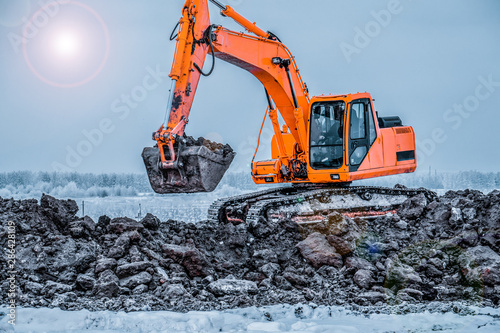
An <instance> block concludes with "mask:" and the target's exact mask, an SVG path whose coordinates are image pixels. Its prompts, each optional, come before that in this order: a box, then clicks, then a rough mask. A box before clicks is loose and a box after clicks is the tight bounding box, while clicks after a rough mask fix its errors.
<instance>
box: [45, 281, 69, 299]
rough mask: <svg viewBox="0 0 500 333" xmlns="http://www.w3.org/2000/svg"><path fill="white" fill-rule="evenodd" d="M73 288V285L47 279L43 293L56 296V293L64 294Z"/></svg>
mask: <svg viewBox="0 0 500 333" xmlns="http://www.w3.org/2000/svg"><path fill="white" fill-rule="evenodd" d="M71 290H73V287H72V286H70V285H67V284H63V283H57V282H54V281H47V283H46V284H45V287H44V288H43V290H42V293H43V294H45V295H47V296H54V295H55V294H63V293H67V292H69V291H71Z"/></svg>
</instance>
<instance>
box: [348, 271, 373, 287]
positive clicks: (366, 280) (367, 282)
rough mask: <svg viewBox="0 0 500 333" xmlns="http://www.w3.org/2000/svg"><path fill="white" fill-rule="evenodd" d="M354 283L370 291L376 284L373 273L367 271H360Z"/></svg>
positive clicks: (355, 275)
mask: <svg viewBox="0 0 500 333" xmlns="http://www.w3.org/2000/svg"><path fill="white" fill-rule="evenodd" d="M353 280H354V282H355V283H356V284H357V285H358V286H359V287H360V288H364V289H367V290H369V289H370V288H371V287H372V285H373V284H374V283H375V281H374V280H373V276H372V272H371V271H369V270H365V269H360V270H359V271H357V272H356V274H354V277H353Z"/></svg>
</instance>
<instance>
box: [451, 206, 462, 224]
mask: <svg viewBox="0 0 500 333" xmlns="http://www.w3.org/2000/svg"><path fill="white" fill-rule="evenodd" d="M461 221H462V210H461V209H460V208H456V207H452V208H451V216H450V223H453V224H457V223H459V222H461Z"/></svg>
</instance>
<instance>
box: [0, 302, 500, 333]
mask: <svg viewBox="0 0 500 333" xmlns="http://www.w3.org/2000/svg"><path fill="white" fill-rule="evenodd" d="M426 309H427V310H422V307H419V306H415V305H414V306H405V307H401V306H398V307H394V308H385V309H381V310H382V311H379V312H380V313H376V312H377V311H376V309H375V308H374V309H373V311H372V312H373V313H372V314H361V313H359V312H356V311H353V310H347V309H345V308H341V307H324V306H320V307H316V306H314V305H312V306H311V305H294V306H291V305H277V306H271V307H264V308H247V309H237V310H230V311H224V312H215V311H212V312H189V313H187V314H182V313H174V312H131V313H124V312H118V313H115V312H109V311H106V312H89V311H86V310H85V311H76V312H65V311H61V310H58V309H17V313H16V317H17V318H16V325H15V326H12V325H10V324H9V323H8V317H6V316H5V312H7V309H6V308H5V307H3V308H0V332H26V333H27V332H36V333H42V332H109V333H111V332H117V333H118V332H119V333H125V332H144V333H146V332H172V333H174V332H175V333H181V332H206V333H210V332H256V333H257V332H315V333H319V332H322V333H323V332H324V333H351V332H353V333H354V332H363V333H368V332H380V333H381V332H387V333H389V332H397V333H399V332H415V333H416V332H418V333H421V332H464V333H467V332H500V309H493V308H479V307H467V306H463V305H460V304H458V305H457V304H455V305H450V304H448V305H443V304H439V303H433V304H431V305H430V306H427V307H426ZM402 310H403V312H405V313H406V312H411V313H407V314H397V313H400V312H401V311H402Z"/></svg>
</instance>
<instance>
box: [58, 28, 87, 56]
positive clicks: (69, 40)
mask: <svg viewBox="0 0 500 333" xmlns="http://www.w3.org/2000/svg"><path fill="white" fill-rule="evenodd" d="M53 48H54V51H55V54H56V55H58V56H60V57H63V58H69V57H72V56H75V55H76V54H78V49H79V48H80V45H79V40H78V36H76V35H75V34H74V33H71V32H62V33H59V34H57V35H56V36H54V41H53Z"/></svg>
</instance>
